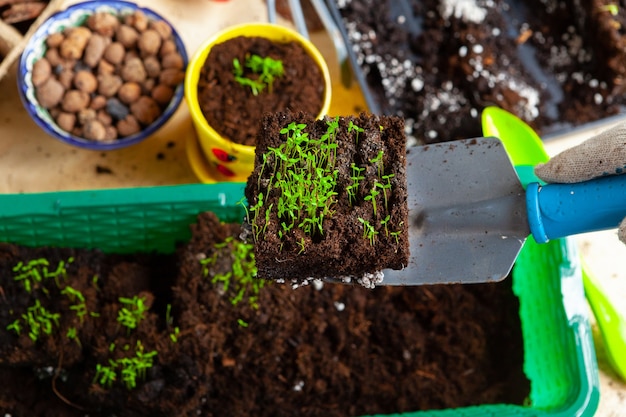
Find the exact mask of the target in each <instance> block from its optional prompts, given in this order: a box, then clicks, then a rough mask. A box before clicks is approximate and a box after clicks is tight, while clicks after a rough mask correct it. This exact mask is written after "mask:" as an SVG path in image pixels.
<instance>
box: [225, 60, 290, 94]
mask: <svg viewBox="0 0 626 417" xmlns="http://www.w3.org/2000/svg"><path fill="white" fill-rule="evenodd" d="M245 67H246V68H248V69H249V70H250V71H251V72H252V74H255V75H256V78H255V79H252V78H249V77H246V76H244V74H245V70H244V67H243V66H242V65H241V63H240V62H239V59H237V58H235V59H233V74H234V76H235V80H236V81H237V82H238V83H239V84H241V85H242V86H244V87H249V88H250V90H251V91H252V94H254V95H255V96H257V95H259V93H261V92H263V90H265V88H266V87H267V89H268V91H269V92H270V93H271V92H272V90H273V86H274V81H275V80H276V78H278V77H282V76H283V75H284V73H285V71H284V69H283V62H282V61H281V60H275V59H272V58H270V57H261V56H259V55H248V56H246V61H245Z"/></svg>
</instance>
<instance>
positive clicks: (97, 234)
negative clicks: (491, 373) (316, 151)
mask: <svg viewBox="0 0 626 417" xmlns="http://www.w3.org/2000/svg"><path fill="white" fill-rule="evenodd" d="M244 186H245V184H243V183H220V184H190V185H174V186H158V187H139V188H127V189H125V188H121V189H108V190H86V191H61V192H51V193H34V194H6V195H0V241H2V242H12V243H18V244H23V245H27V246H43V245H48V246H74V247H84V248H99V249H101V250H103V251H104V252H121V253H128V252H132V251H135V250H137V249H138V248H142V249H143V250H144V251H152V250H156V251H162V252H171V251H172V250H173V249H174V247H175V245H176V243H177V242H180V241H185V240H187V239H188V238H189V236H190V231H189V225H191V224H192V223H194V222H195V217H196V215H197V214H198V213H199V212H201V211H207V210H208V211H213V212H215V213H216V214H217V215H218V216H219V217H220V219H221V220H222V221H225V222H233V221H237V222H239V221H241V219H242V218H243V215H244V214H245V210H244V209H243V206H242V205H240V204H238V203H239V202H240V201H242V199H243V188H244ZM121 220H123V221H121ZM92 223H93V224H95V225H96V226H98V228H95V229H94V227H93V225H92ZM121 223H125V224H121ZM142 229H146V230H149V231H150V233H146V234H145V236H144V235H141V236H140V233H137V230H142ZM154 229H157V230H154ZM531 245H532V243H530V244H529V243H527V244H526V245H525V248H524V249H523V251H522V254H524V253H525V252H535V251H539V252H540V253H541V252H542V251H545V250H546V249H545V248H546V247H550V248H552V249H550V251H549V253H550V256H556V257H557V258H558V257H559V256H560V257H565V260H567V259H568V256H570V255H571V254H570V251H569V249H568V250H564V247H565V249H567V248H566V247H567V244H565V245H564V244H563V243H562V242H554V243H551V244H548V245H541V247H538V248H532V246H531ZM535 246H539V245H536V244H535ZM529 248H530V249H529ZM523 259H524V258H523V257H522V259H520V261H518V266H516V268H515V270H514V272H513V280H514V286H517V284H516V283H517V282H521V283H523V282H524V281H525V280H523V279H522V277H524V276H525V275H535V274H534V273H533V271H536V266H537V265H536V264H535V263H534V261H531V264H530V265H528V266H525V265H524V266H520V265H522V263H521V262H524V260H523ZM568 265H569V264H568V263H567V262H566V263H565V266H566V268H565V270H567V269H568V268H569V270H575V269H576V268H572V266H571V265H569V266H568ZM555 266H556V269H554V270H553V272H554V273H556V274H557V275H559V276H560V274H561V273H562V272H563V270H564V265H563V264H562V263H560V262H559V263H557V264H556V265H555ZM520 275H521V277H520ZM522 288H523V286H522ZM531 290H532V294H533V296H536V295H537V292H536V291H535V290H533V289H531ZM528 295H530V294H529V293H527V292H523V293H521V294H520V297H521V300H524V299H525V298H526V297H527V296H528ZM552 301H553V300H552ZM549 304H550V303H549ZM522 322H523V324H525V326H523V332H524V340H525V341H526V339H527V334H528V333H529V332H531V333H532V332H533V324H534V323H526V322H525V320H524V318H523V317H522ZM568 325H569V327H570V330H571V332H572V339H573V340H572V343H573V344H574V345H573V346H575V352H574V356H575V357H574V358H573V359H571V361H574V362H576V363H578V364H579V366H578V367H577V371H578V372H577V373H576V372H573V373H572V374H571V375H570V376H571V377H572V379H573V380H576V379H579V383H578V384H576V385H577V387H575V388H572V389H567V390H566V391H567V395H566V396H565V399H563V398H560V399H559V400H560V402H559V401H552V403H553V404H550V401H546V402H545V403H544V404H540V403H539V402H538V401H535V400H533V401H531V403H532V406H528V407H525V406H518V405H510V404H488V405H478V406H473V407H465V408H457V409H446V410H428V411H417V412H411V413H404V414H402V415H403V416H415V417H418V416H419V417H424V416H433V417H447V416H461V417H464V416H466V417H472V416H504V417H507V416H510V417H513V416H564V417H565V416H567V417H570V416H587V415H592V414H593V412H594V411H595V407H597V401H598V389H597V385H598V384H597V381H595V382H594V378H593V376H594V375H592V374H591V373H589V372H586V371H585V369H586V367H585V364H591V363H594V361H595V354H594V351H593V349H592V348H591V344H590V343H589V342H590V340H591V339H590V337H591V335H590V328H589V324H588V321H586V320H585V319H582V318H575V319H574V320H570V321H569V324H568ZM569 347H570V351H564V352H562V353H563V354H567V355H570V356H571V353H572V352H571V348H572V346H569ZM533 350H535V351H534V352H533ZM527 354H531V355H536V356H539V357H541V356H542V351H539V350H537V349H531V350H530V351H528V352H527ZM558 360H563V358H560V359H558ZM526 372H528V370H526ZM527 375H529V377H530V379H531V381H532V382H531V398H532V397H534V396H536V391H537V384H544V383H545V384H550V383H551V381H539V380H536V379H535V378H533V377H532V372H531V373H527ZM596 379H597V375H596ZM568 382H569V383H571V382H572V381H568ZM539 405H541V406H542V407H541V408H538V406H539ZM389 416H391V415H389Z"/></svg>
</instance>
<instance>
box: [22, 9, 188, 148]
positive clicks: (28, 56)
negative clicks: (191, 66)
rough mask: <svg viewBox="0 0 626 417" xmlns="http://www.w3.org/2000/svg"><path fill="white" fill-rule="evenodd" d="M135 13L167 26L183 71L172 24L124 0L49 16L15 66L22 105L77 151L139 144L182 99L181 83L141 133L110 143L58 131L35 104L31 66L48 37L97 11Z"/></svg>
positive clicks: (79, 23) (181, 50) (183, 51)
mask: <svg viewBox="0 0 626 417" xmlns="http://www.w3.org/2000/svg"><path fill="white" fill-rule="evenodd" d="M137 10H139V11H141V12H143V13H144V14H145V15H146V17H147V18H148V19H149V20H150V21H164V22H165V23H167V24H168V25H169V26H170V28H171V29H172V40H173V41H174V43H175V44H176V48H177V50H178V53H179V54H180V55H181V57H182V58H183V63H184V68H183V71H184V70H185V68H186V67H187V63H188V56H187V52H186V49H185V45H184V43H183V41H182V39H181V37H180V35H179V34H178V32H177V31H176V29H175V28H174V27H173V25H172V24H171V23H170V22H168V21H167V20H166V19H165V18H163V17H162V16H160V15H159V14H157V13H156V12H154V11H152V10H150V9H148V8H144V7H139V6H138V5H136V4H134V3H131V2H126V1H87V2H83V3H77V4H74V5H71V6H69V7H68V8H66V9H65V10H62V11H60V12H57V13H55V14H53V15H52V16H50V17H49V18H48V19H47V20H46V21H45V22H43V23H42V25H41V26H40V27H39V28H38V29H37V30H36V31H35V33H34V34H33V36H32V37H31V39H30V40H29V42H28V44H27V45H26V47H25V49H24V52H23V53H22V55H21V57H20V61H19V66H18V77H17V84H18V90H19V93H20V97H21V99H22V103H23V104H24V107H25V108H26V111H27V112H28V113H29V115H30V116H31V117H32V118H33V120H34V121H35V122H36V123H37V124H38V125H39V126H40V127H41V128H42V129H43V130H44V131H45V132H46V133H48V134H49V135H51V136H53V137H54V138H56V139H59V140H60V141H62V142H65V143H67V144H70V145H73V146H77V147H80V148H85V149H91V150H96V151H103V150H113V149H119V148H124V147H127V146H130V145H134V144H136V143H139V142H141V141H143V140H144V139H146V138H148V137H149V136H151V135H152V134H153V133H155V132H156V131H157V130H159V129H160V128H161V127H162V126H163V125H164V124H165V123H166V122H167V121H168V120H169V119H170V118H171V117H172V115H173V114H174V113H175V111H176V110H177V109H178V107H179V106H180V103H181V102H182V100H183V96H184V88H183V83H182V82H181V83H180V84H179V85H178V86H177V87H176V88H175V90H174V95H173V97H172V99H171V101H170V103H169V104H168V105H167V107H165V108H164V109H163V111H162V113H161V115H160V116H159V117H158V118H157V119H156V120H155V121H154V122H153V123H152V124H150V125H148V126H146V127H144V128H143V129H142V130H141V131H140V132H138V133H135V134H133V135H130V136H125V137H122V138H118V139H115V140H113V141H93V140H89V139H85V138H82V137H79V136H76V135H73V134H71V133H70V132H67V131H65V130H63V129H61V128H60V127H59V126H58V125H57V123H56V122H55V120H54V119H53V117H52V116H51V115H50V112H49V111H48V110H47V109H45V108H44V107H43V106H41V105H40V104H39V102H38V101H37V98H36V95H35V86H34V85H33V82H32V71H33V65H34V63H35V62H37V61H38V60H39V59H41V58H42V57H43V56H44V55H45V53H46V51H47V46H46V39H47V38H48V36H49V35H51V34H53V33H57V32H62V31H63V30H64V29H66V28H68V27H75V26H83V25H84V24H85V22H86V20H87V19H88V18H89V16H91V15H92V14H94V13H96V12H107V13H111V14H114V15H116V16H120V17H123V16H127V15H130V14H132V13H133V12H135V11H137Z"/></svg>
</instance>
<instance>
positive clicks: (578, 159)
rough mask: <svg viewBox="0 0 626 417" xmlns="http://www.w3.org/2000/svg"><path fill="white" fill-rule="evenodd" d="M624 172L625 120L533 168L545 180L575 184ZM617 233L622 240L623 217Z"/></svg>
mask: <svg viewBox="0 0 626 417" xmlns="http://www.w3.org/2000/svg"><path fill="white" fill-rule="evenodd" d="M620 174H626V122H624V123H620V124H618V125H616V126H614V127H612V128H611V129H608V130H606V131H604V132H602V133H600V134H598V135H597V136H594V137H592V138H590V139H588V140H586V141H585V142H583V143H581V144H580V145H578V146H575V147H573V148H570V149H567V150H565V151H563V152H561V153H560V154H558V155H556V156H554V157H553V158H552V159H550V160H549V161H548V162H546V163H545V164H540V165H537V167H535V175H537V177H539V178H540V179H542V180H543V181H545V182H548V183H576V182H582V181H587V180H590V179H592V178H597V177H602V176H606V175H620ZM617 235H618V237H619V239H620V240H621V241H622V242H624V243H626V219H624V220H622V222H621V223H620V225H619V228H618V231H617Z"/></svg>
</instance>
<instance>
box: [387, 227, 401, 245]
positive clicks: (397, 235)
mask: <svg viewBox="0 0 626 417" xmlns="http://www.w3.org/2000/svg"><path fill="white" fill-rule="evenodd" d="M403 225H404V222H400V227H402V226H403ZM400 233H402V230H396V231H395V232H391V233H390V234H391V236H393V237H394V238H395V239H396V244H397V243H399V241H400Z"/></svg>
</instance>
